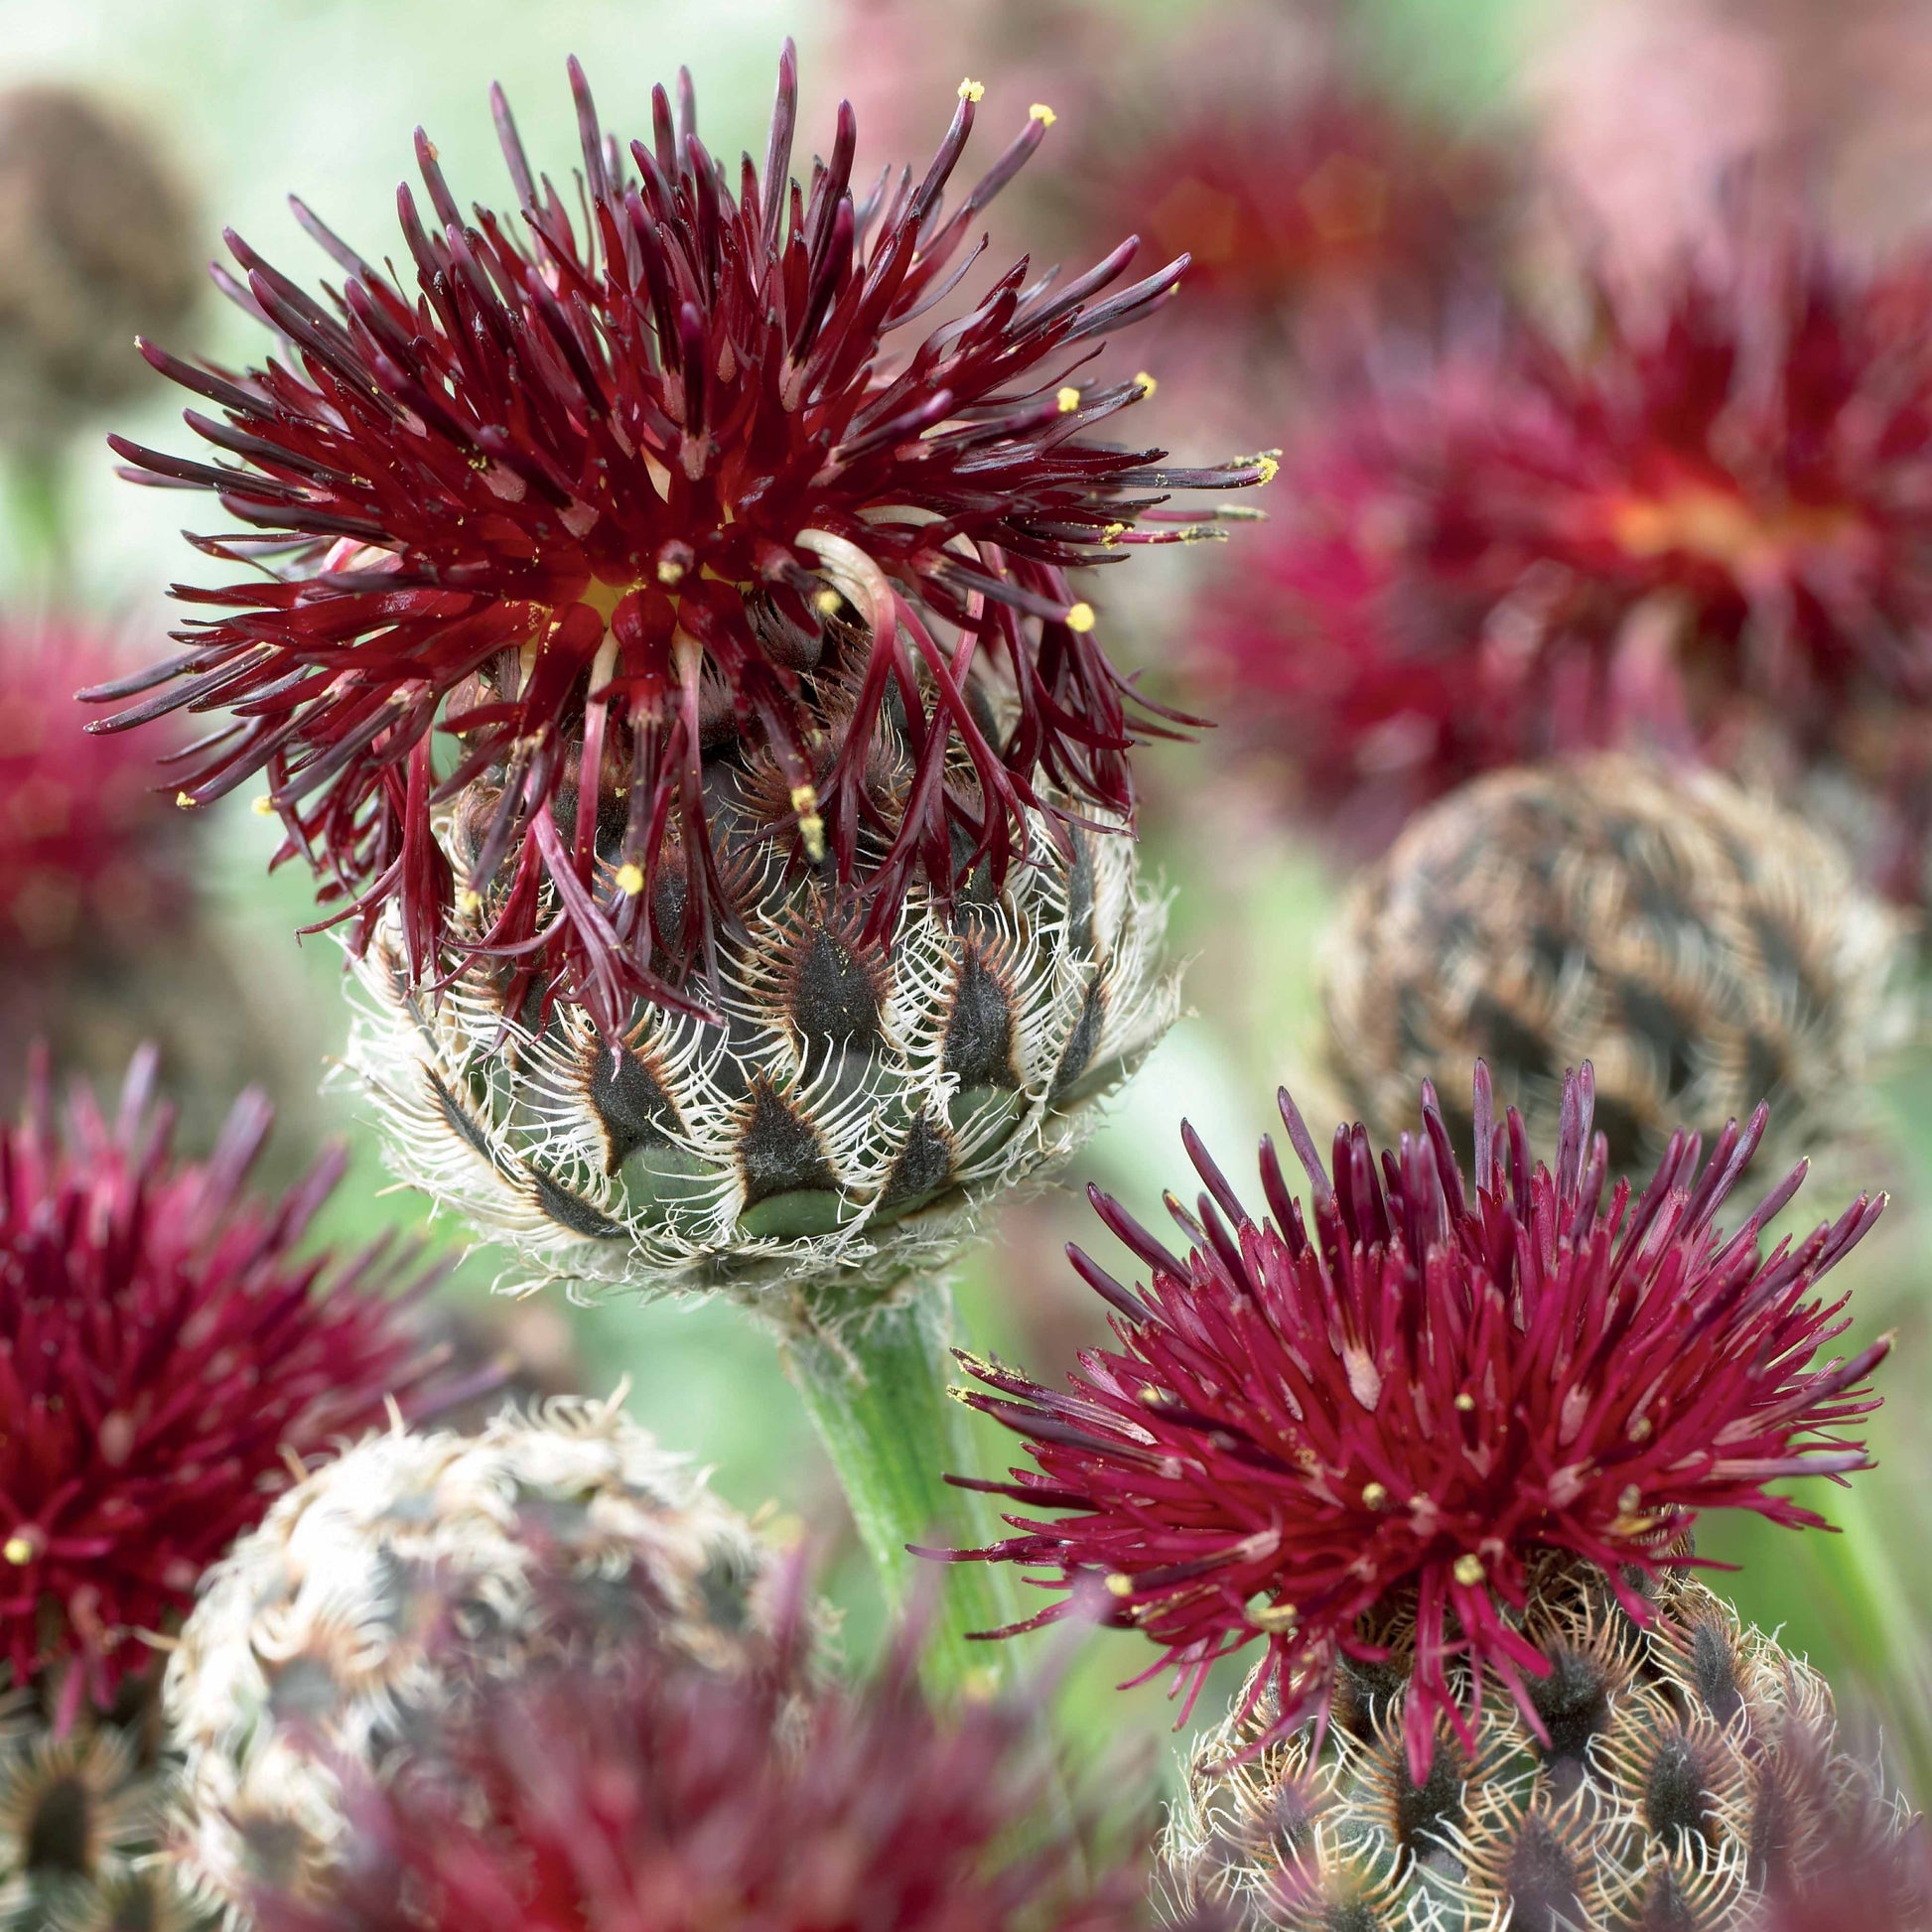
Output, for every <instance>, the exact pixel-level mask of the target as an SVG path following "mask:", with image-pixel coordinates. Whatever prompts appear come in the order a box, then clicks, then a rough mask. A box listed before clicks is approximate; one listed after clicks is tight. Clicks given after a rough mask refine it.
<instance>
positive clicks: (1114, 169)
mask: <svg viewBox="0 0 1932 1932" xmlns="http://www.w3.org/2000/svg"><path fill="white" fill-rule="evenodd" d="M1278 35H1279V27H1278V26H1277V24H1276V23H1275V22H1274V21H1273V20H1272V19H1271V20H1270V21H1269V22H1268V23H1267V25H1266V27H1265V28H1263V29H1261V30H1260V31H1259V32H1258V33H1257V34H1253V35H1248V36H1241V35H1236V36H1232V37H1228V38H1226V39H1222V38H1219V37H1217V36H1212V35H1207V36H1203V35H1200V34H1198V33H1197V32H1183V35H1182V40H1183V42H1184V43H1185V45H1184V46H1183V47H1182V48H1180V49H1177V50H1175V51H1174V52H1173V55H1172V56H1171V59H1170V63H1169V64H1168V65H1165V66H1164V68H1163V70H1162V73H1161V76H1160V80H1159V83H1158V85H1156V86H1154V87H1152V88H1149V89H1147V90H1146V97H1145V98H1144V99H1143V100H1142V101H1141V103H1140V105H1141V107H1142V110H1143V111H1142V114H1141V125H1140V127H1139V129H1138V134H1139V138H1138V140H1137V141H1136V143H1135V144H1134V148H1133V151H1132V158H1131V159H1130V160H1129V161H1128V162H1127V163H1126V164H1125V165H1124V166H1123V165H1122V163H1121V162H1120V161H1119V159H1118V158H1117V154H1118V147H1117V144H1118V139H1119V136H1118V128H1117V125H1116V116H1115V115H1114V114H1113V113H1112V112H1111V111H1110V112H1109V114H1108V115H1106V116H1105V117H1094V118H1093V119H1092V122H1091V125H1092V126H1093V129H1094V131H1095V133H1096V134H1101V135H1104V136H1105V137H1106V140H1105V143H1104V145H1103V144H1101V143H1098V142H1097V143H1096V144H1095V149H1096V151H1095V152H1092V153H1089V155H1088V156H1087V157H1086V160H1087V165H1086V167H1085V168H1084V169H1082V170H1080V171H1078V172H1079V180H1080V182H1081V183H1082V184H1083V185H1084V186H1085V188H1086V191H1087V193H1086V198H1085V199H1086V203H1087V206H1086V207H1085V208H1084V209H1083V213H1084V217H1085V219H1084V222H1083V225H1085V226H1088V227H1090V228H1095V227H1101V226H1105V227H1108V228H1111V227H1113V226H1114V225H1115V223H1116V222H1117V221H1118V220H1119V218H1120V217H1121V216H1122V215H1123V214H1126V213H1127V211H1128V210H1130V209H1135V210H1142V212H1140V213H1138V214H1135V215H1134V216H1132V217H1131V218H1133V219H1135V220H1137V221H1138V222H1139V223H1141V224H1143V225H1144V226H1145V228H1146V230H1147V232H1148V234H1149V236H1150V238H1151V239H1152V241H1153V243H1154V245H1155V247H1156V248H1160V249H1166V248H1169V247H1173V248H1176V249H1178V248H1183V247H1184V248H1185V249H1186V250H1187V252H1188V256H1189V259H1190V260H1191V262H1192V264H1193V267H1192V270H1191V278H1192V282H1193V285H1194V286H1196V287H1198V288H1202V290H1203V294H1204V295H1205V296H1206V297H1207V298H1208V299H1207V300H1205V301H1203V303H1202V304H1201V308H1202V315H1201V317H1200V318H1198V319H1197V321H1198V325H1199V326H1202V327H1205V328H1207V329H1208V331H1209V333H1210V337H1212V336H1213V335H1215V334H1219V335H1222V336H1225V335H1226V334H1227V333H1228V332H1230V331H1236V332H1241V333H1245V334H1246V335H1247V336H1248V337H1249V338H1250V339H1251V345H1252V346H1253V347H1255V348H1261V347H1264V346H1267V345H1272V346H1273V347H1274V348H1275V349H1276V351H1277V353H1278V354H1279V352H1280V351H1281V350H1283V349H1284V348H1286V347H1288V346H1289V345H1291V344H1293V343H1294V342H1295V341H1296V339H1297V335H1298V333H1299V332H1298V328H1297V325H1299V324H1307V323H1310V322H1314V323H1321V322H1326V323H1328V324H1330V325H1332V324H1334V323H1335V322H1337V321H1344V320H1346V321H1352V322H1354V323H1355V324H1357V325H1359V324H1361V323H1363V322H1366V321H1368V320H1369V319H1371V318H1376V317H1379V318H1381V319H1382V320H1384V321H1385V322H1406V323H1408V324H1412V325H1415V324H1423V323H1426V322H1428V321H1429V320H1430V319H1431V318H1432V317H1434V316H1435V315H1436V314H1437V313H1438V312H1439V311H1440V310H1441V309H1442V307H1443V306H1444V305H1445V304H1446V303H1447V301H1448V299H1449V296H1450V295H1451V294H1452V292H1453V291H1454V290H1455V288H1456V287H1457V285H1458V284H1459V283H1461V282H1462V281H1464V280H1466V279H1468V278H1469V276H1470V275H1471V272H1472V270H1475V271H1476V272H1480V271H1481V268H1482V267H1483V266H1484V265H1485V264H1486V265H1488V266H1489V268H1490V272H1491V273H1493V272H1494V269H1493V257H1494V255H1495V253H1496V249H1495V245H1494V237H1493V235H1492V234H1491V232H1490V231H1491V230H1493V229H1495V228H1497V227H1498V226H1499V225H1500V223H1499V221H1498V219H1497V217H1498V215H1499V213H1500V211H1501V209H1502V207H1503V205H1504V201H1505V197H1506V192H1507V190H1506V183H1507V174H1506V170H1505V169H1504V167H1503V166H1502V163H1501V161H1500V159H1499V157H1498V156H1497V155H1496V154H1494V153H1493V152H1491V151H1490V150H1488V149H1487V148H1485V147H1482V146H1481V145H1479V144H1477V143H1475V142H1473V141H1460V140H1457V139H1456V138H1455V137H1454V136H1453V135H1452V134H1450V133H1449V131H1447V130H1446V129H1444V128H1441V127H1438V126H1436V125H1435V124H1434V123H1432V122H1431V121H1430V120H1429V119H1428V118H1427V117H1426V116H1424V115H1422V114H1421V113H1419V112H1418V111H1417V110H1415V109H1413V108H1408V107H1405V106H1403V105H1402V104H1400V103H1398V102H1397V101H1396V100H1394V99H1393V98H1391V97H1389V96H1387V95H1386V94H1379V93H1377V92H1375V91H1373V90H1372V89H1370V88H1368V87H1366V86H1364V85H1363V84H1362V83H1361V82H1360V81H1358V80H1351V79H1350V78H1348V77H1346V76H1344V75H1342V74H1340V73H1336V74H1334V75H1333V76H1331V77H1329V78H1328V79H1326V80H1325V81H1324V82H1323V83H1321V84H1318V85H1315V86H1310V85H1309V84H1308V83H1307V81H1306V79H1301V84H1300V85H1299V86H1293V85H1292V86H1290V87H1288V88H1287V89H1285V88H1284V85H1283V77H1282V76H1281V75H1279V74H1278V73H1273V72H1271V71H1270V69H1271V66H1274V67H1279V65H1280V63H1279V62H1274V63H1271V62H1270V60H1269V45H1268V43H1269V42H1270V41H1271V40H1272V39H1275V38H1277V37H1278ZM1176 60H1177V61H1178V62H1179V63H1180V71H1179V73H1178V75H1176V73H1175V72H1174V70H1173V65H1172V63H1173V61H1176ZM1298 78H1301V77H1300V76H1298ZM1285 92H1286V98H1285V97H1284V95H1285ZM1108 161H1111V165H1108ZM1485 279H1487V278H1486V277H1485Z"/></svg>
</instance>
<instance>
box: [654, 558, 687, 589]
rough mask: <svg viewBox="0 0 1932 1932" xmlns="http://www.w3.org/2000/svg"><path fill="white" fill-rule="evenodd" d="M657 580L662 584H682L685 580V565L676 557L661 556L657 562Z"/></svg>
mask: <svg viewBox="0 0 1932 1932" xmlns="http://www.w3.org/2000/svg"><path fill="white" fill-rule="evenodd" d="M657 581H658V582H659V583H660V584H681V583H683V582H684V566H683V565H682V564H681V563H679V562H678V561H677V559H676V558H675V557H661V558H659V559H658V564H657Z"/></svg>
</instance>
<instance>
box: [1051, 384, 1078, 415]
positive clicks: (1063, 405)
mask: <svg viewBox="0 0 1932 1932" xmlns="http://www.w3.org/2000/svg"><path fill="white" fill-rule="evenodd" d="M1053 400H1054V401H1055V402H1056V403H1058V404H1059V406H1060V414H1061V415H1062V416H1070V415H1072V414H1073V412H1074V411H1075V410H1076V409H1078V408H1079V406H1080V392H1079V390H1078V389H1076V388H1075V387H1074V386H1073V384H1072V383H1070V382H1069V383H1068V384H1067V385H1066V387H1065V388H1064V389H1062V390H1061V391H1060V392H1059V394H1058V395H1056V396H1055V397H1054V398H1053Z"/></svg>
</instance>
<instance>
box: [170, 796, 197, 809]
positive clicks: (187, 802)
mask: <svg viewBox="0 0 1932 1932" xmlns="http://www.w3.org/2000/svg"><path fill="white" fill-rule="evenodd" d="M175 803H176V804H177V805H179V806H180V807H181V808H182V810H183V811H185V812H192V811H193V810H194V809H195V801H194V799H192V798H191V797H189V795H188V794H187V792H185V791H178V792H176V793H175Z"/></svg>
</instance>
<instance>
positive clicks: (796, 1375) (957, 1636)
mask: <svg viewBox="0 0 1932 1932" xmlns="http://www.w3.org/2000/svg"><path fill="white" fill-rule="evenodd" d="M952 1326H953V1309H952V1296H951V1294H950V1293H949V1292H947V1291H945V1290H943V1289H933V1288H927V1289H925V1290H923V1291H922V1292H921V1293H919V1294H918V1295H916V1296H914V1297H912V1299H911V1300H909V1301H907V1302H904V1303H902V1304H900V1305H898V1306H897V1307H891V1308H885V1309H882V1310H881V1311H879V1312H878V1313H877V1314H876V1315H874V1316H872V1317H871V1319H869V1320H867V1321H865V1322H864V1323H863V1324H860V1323H856V1322H855V1323H853V1324H851V1325H850V1326H849V1327H848V1328H846V1329H844V1330H841V1331H840V1332H839V1333H838V1334H837V1335H836V1336H835V1337H834V1336H828V1335H827V1334H825V1333H824V1331H823V1330H820V1329H816V1328H814V1329H811V1330H809V1331H806V1332H801V1333H799V1334H796V1335H793V1336H791V1337H789V1338H788V1339H787V1341H786V1343H785V1347H784V1363H785V1370H786V1373H787V1374H789V1375H790V1377H791V1380H792V1383H793V1385H794V1386H795V1387H796V1388H797V1390H798V1392H799V1394H800V1395H801V1396H802V1397H803V1398H804V1402H805V1407H806V1408H807V1409H808V1410H809V1411H810V1413H811V1418H812V1424H813V1427H814V1428H816V1430H817V1431H818V1435H819V1440H820V1441H821V1442H822V1443H823V1444H824V1445H825V1449H826V1453H827V1454H828V1455H830V1456H831V1458H832V1466H833V1467H834V1468H835V1469H836V1470H837V1471H838V1475H839V1481H840V1483H841V1484H842V1485H843V1487H844V1489H845V1494H846V1500H847V1502H848V1503H849V1504H850V1506H851V1509H852V1517H853V1521H854V1522H855V1523H856V1524H857V1525H858V1529H859V1535H860V1538H861V1539H862V1540H863V1542H864V1543H865V1546H866V1551H867V1554H868V1555H870V1557H871V1558H872V1560H873V1563H874V1565H875V1567H876V1568H877V1570H878V1572H879V1579H880V1582H881V1584H882V1585H883V1586H884V1587H885V1591H886V1597H887V1600H888V1602H889V1604H890V1605H891V1606H892V1607H893V1608H894V1609H895V1610H897V1609H898V1608H900V1607H901V1606H902V1605H903V1604H904V1603H905V1602H906V1600H907V1598H908V1597H910V1596H911V1595H912V1594H913V1589H914V1581H915V1578H918V1577H920V1576H925V1575H929V1574H930V1566H929V1565H923V1564H921V1563H920V1562H919V1560H918V1559H917V1558H916V1557H915V1556H914V1555H913V1554H912V1553H911V1551H910V1550H909V1549H908V1547H907V1546H908V1545H910V1544H940V1545H956V1546H957V1545H961V1544H962V1539H967V1538H970V1537H972V1536H974V1535H976V1534H978V1533H979V1532H980V1528H981V1526H980V1525H979V1523H978V1520H977V1519H978V1516H979V1513H980V1512H979V1508H978V1506H977V1503H976V1500H975V1498H973V1497H972V1496H970V1495H968V1494H967V1493H965V1492H964V1491H962V1490H960V1489H959V1488H957V1487H955V1486H953V1485H950V1484H949V1483H948V1482H947V1481H946V1479H945V1476H944V1474H943V1471H945V1470H947V1469H968V1468H971V1467H973V1466H974V1464H975V1462H976V1460H977V1457H976V1456H975V1455H974V1453H973V1446H972V1434H971V1431H970V1429H969V1427H968V1425H967V1422H966V1416H965V1412H964V1411H963V1410H962V1409H961V1407H960V1406H959V1404H958V1403H956V1402H954V1401H953V1400H952V1399H951V1397H950V1396H949V1395H948V1393H947V1383H948V1380H949V1371H950V1369H951V1367H952V1357H951V1355H950V1353H949V1348H950V1344H951V1338H952V1337H951V1331H952ZM1012 1595H1013V1591H1012V1589H1011V1586H1010V1583H1009V1579H1008V1577H1007V1576H1006V1575H1005V1574H1004V1573H1000V1572H997V1571H994V1570H992V1569H990V1568H988V1567H985V1566H980V1565H973V1566H971V1567H966V1566H961V1567H958V1568H955V1569H954V1570H953V1571H952V1572H951V1575H950V1576H949V1578H948V1579H947V1587H946V1590H945V1593H944V1597H943V1600H942V1601H941V1602H940V1604H939V1605H938V1607H937V1613H936V1614H935V1616H934V1618H933V1629H932V1631H931V1634H930V1636H929V1638H928V1641H927V1646H926V1650H925V1654H924V1660H923V1663H924V1670H925V1675H926V1680H927V1682H928V1684H929V1685H930V1686H931V1688H932V1690H933V1691H934V1693H935V1694H938V1693H942V1692H962V1691H964V1692H977V1691H982V1690H985V1689H988V1688H991V1687H992V1686H993V1685H994V1684H995V1683H996V1682H997V1681H998V1678H999V1675H1000V1673H1001V1670H1002V1665H1003V1654H1002V1653H1003V1651H1004V1646H988V1645H984V1644H979V1643H974V1642H971V1641H970V1640H969V1638H970V1635H971V1633H973V1632H976V1631H985V1630H992V1629H997V1628H998V1627H999V1626H1000V1625H1002V1624H1004V1623H1007V1622H1010V1621H1012V1620H1013V1617H1014V1614H1015V1612H1014V1608H1013V1604H1012V1601H1011V1600H1010V1599H1011V1597H1012Z"/></svg>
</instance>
